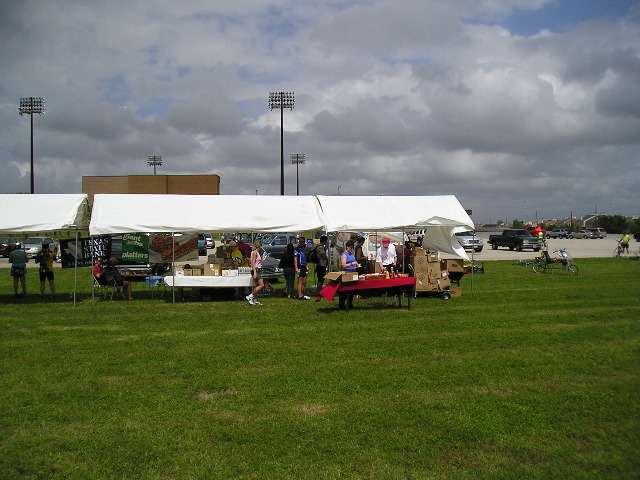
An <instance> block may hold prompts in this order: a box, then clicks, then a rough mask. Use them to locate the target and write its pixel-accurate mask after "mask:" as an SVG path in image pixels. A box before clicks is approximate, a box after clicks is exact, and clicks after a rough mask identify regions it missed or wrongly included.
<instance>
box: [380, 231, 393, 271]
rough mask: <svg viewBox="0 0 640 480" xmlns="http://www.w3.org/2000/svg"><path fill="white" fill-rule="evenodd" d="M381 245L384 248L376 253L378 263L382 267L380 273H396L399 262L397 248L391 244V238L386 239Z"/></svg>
mask: <svg viewBox="0 0 640 480" xmlns="http://www.w3.org/2000/svg"><path fill="white" fill-rule="evenodd" d="M381 243H382V246H381V247H380V248H378V251H377V252H376V262H377V263H378V265H380V271H381V272H382V273H384V272H389V273H392V272H393V273H396V263H397V261H398V255H397V253H396V247H395V245H393V244H392V243H391V240H390V239H389V237H384V238H383V239H382V242H381Z"/></svg>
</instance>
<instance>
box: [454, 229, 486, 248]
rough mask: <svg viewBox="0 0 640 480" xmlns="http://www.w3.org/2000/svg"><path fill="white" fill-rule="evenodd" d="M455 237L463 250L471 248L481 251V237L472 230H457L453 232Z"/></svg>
mask: <svg viewBox="0 0 640 480" xmlns="http://www.w3.org/2000/svg"><path fill="white" fill-rule="evenodd" d="M455 235H456V238H457V239H458V241H459V242H460V245H462V248H464V249H465V250H473V251H475V252H481V251H482V248H483V244H482V239H481V238H480V237H478V236H477V235H476V234H474V233H473V232H472V231H470V230H469V231H466V232H458V233H456V234H455Z"/></svg>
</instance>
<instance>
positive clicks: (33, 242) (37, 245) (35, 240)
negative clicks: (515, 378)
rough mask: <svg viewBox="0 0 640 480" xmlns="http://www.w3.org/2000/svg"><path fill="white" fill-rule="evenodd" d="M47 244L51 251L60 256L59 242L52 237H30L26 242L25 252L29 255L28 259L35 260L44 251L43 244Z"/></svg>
mask: <svg viewBox="0 0 640 480" xmlns="http://www.w3.org/2000/svg"><path fill="white" fill-rule="evenodd" d="M43 242H47V243H48V244H49V250H53V251H54V252H56V256H57V254H58V242H56V241H55V240H54V239H53V238H51V237H29V238H27V239H26V240H25V241H24V251H25V252H26V253H27V257H29V258H34V257H35V256H36V255H38V254H39V253H40V250H42V243H43Z"/></svg>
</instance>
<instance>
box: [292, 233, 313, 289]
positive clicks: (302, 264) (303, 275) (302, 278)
mask: <svg viewBox="0 0 640 480" xmlns="http://www.w3.org/2000/svg"><path fill="white" fill-rule="evenodd" d="M306 244H307V242H306V241H305V238H304V237H300V238H298V246H297V247H296V248H295V251H294V254H293V262H294V266H295V270H296V273H297V274H298V300H309V298H310V297H307V296H306V295H305V289H306V288H307V274H308V273H309V266H308V265H307V254H306V252H305V251H304V249H305V246H306Z"/></svg>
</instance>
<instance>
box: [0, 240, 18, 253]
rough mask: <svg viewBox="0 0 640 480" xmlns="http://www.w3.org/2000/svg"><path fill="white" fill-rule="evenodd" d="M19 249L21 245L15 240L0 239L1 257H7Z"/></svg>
mask: <svg viewBox="0 0 640 480" xmlns="http://www.w3.org/2000/svg"><path fill="white" fill-rule="evenodd" d="M19 248H22V243H21V242H20V240H18V239H17V238H13V237H3V238H0V252H2V256H3V257H8V256H9V254H10V253H11V252H13V251H14V250H17V249H19Z"/></svg>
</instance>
